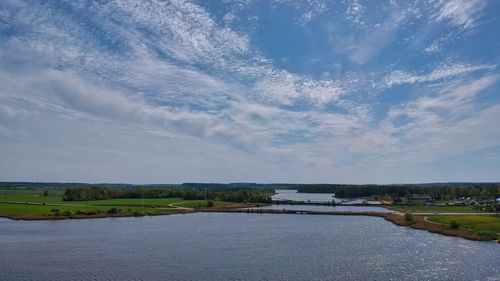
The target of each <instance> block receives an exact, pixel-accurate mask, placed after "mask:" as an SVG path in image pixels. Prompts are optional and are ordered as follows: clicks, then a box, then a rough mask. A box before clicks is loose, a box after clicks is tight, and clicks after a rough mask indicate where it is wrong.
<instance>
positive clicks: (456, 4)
mask: <svg viewBox="0 0 500 281" xmlns="http://www.w3.org/2000/svg"><path fill="white" fill-rule="evenodd" d="M434 6H435V8H436V9H437V12H436V13H435V14H434V19H435V20H436V21H448V22H449V23H450V24H452V25H454V26H456V27H458V28H460V29H461V30H468V29H472V28H474V27H476V26H477V25H478V22H479V21H480V19H481V16H482V14H483V10H484V8H485V7H486V1H484V0H438V1H437V2H436V3H435V4H434Z"/></svg>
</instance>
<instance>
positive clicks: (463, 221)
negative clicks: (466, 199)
mask: <svg viewBox="0 0 500 281" xmlns="http://www.w3.org/2000/svg"><path fill="white" fill-rule="evenodd" d="M427 220H429V221H432V222H437V223H441V224H446V225H451V222H453V221H454V222H456V223H457V224H458V227H459V228H466V229H470V230H473V231H476V232H479V233H491V234H494V235H496V236H497V239H498V238H500V235H499V234H500V217H497V216H430V217H428V218H427Z"/></svg>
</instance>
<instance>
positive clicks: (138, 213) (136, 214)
mask: <svg viewBox="0 0 500 281" xmlns="http://www.w3.org/2000/svg"><path fill="white" fill-rule="evenodd" d="M134 216H136V217H142V216H144V212H134Z"/></svg>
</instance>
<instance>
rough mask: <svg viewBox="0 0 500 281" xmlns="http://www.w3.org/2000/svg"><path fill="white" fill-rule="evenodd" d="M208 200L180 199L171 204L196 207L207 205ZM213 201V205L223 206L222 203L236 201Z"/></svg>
mask: <svg viewBox="0 0 500 281" xmlns="http://www.w3.org/2000/svg"><path fill="white" fill-rule="evenodd" d="M207 201H208V200H189V201H182V202H177V203H175V204H173V205H174V206H178V207H184V208H198V207H204V206H206V205H207ZM212 202H213V203H214V206H224V205H234V204H236V203H234V202H224V201H217V200H215V201H212Z"/></svg>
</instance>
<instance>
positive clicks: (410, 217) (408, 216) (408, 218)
mask: <svg viewBox="0 0 500 281" xmlns="http://www.w3.org/2000/svg"><path fill="white" fill-rule="evenodd" d="M404 220H405V222H406V223H407V224H414V223H415V218H414V217H413V215H412V214H410V213H406V214H405V215H404Z"/></svg>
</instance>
